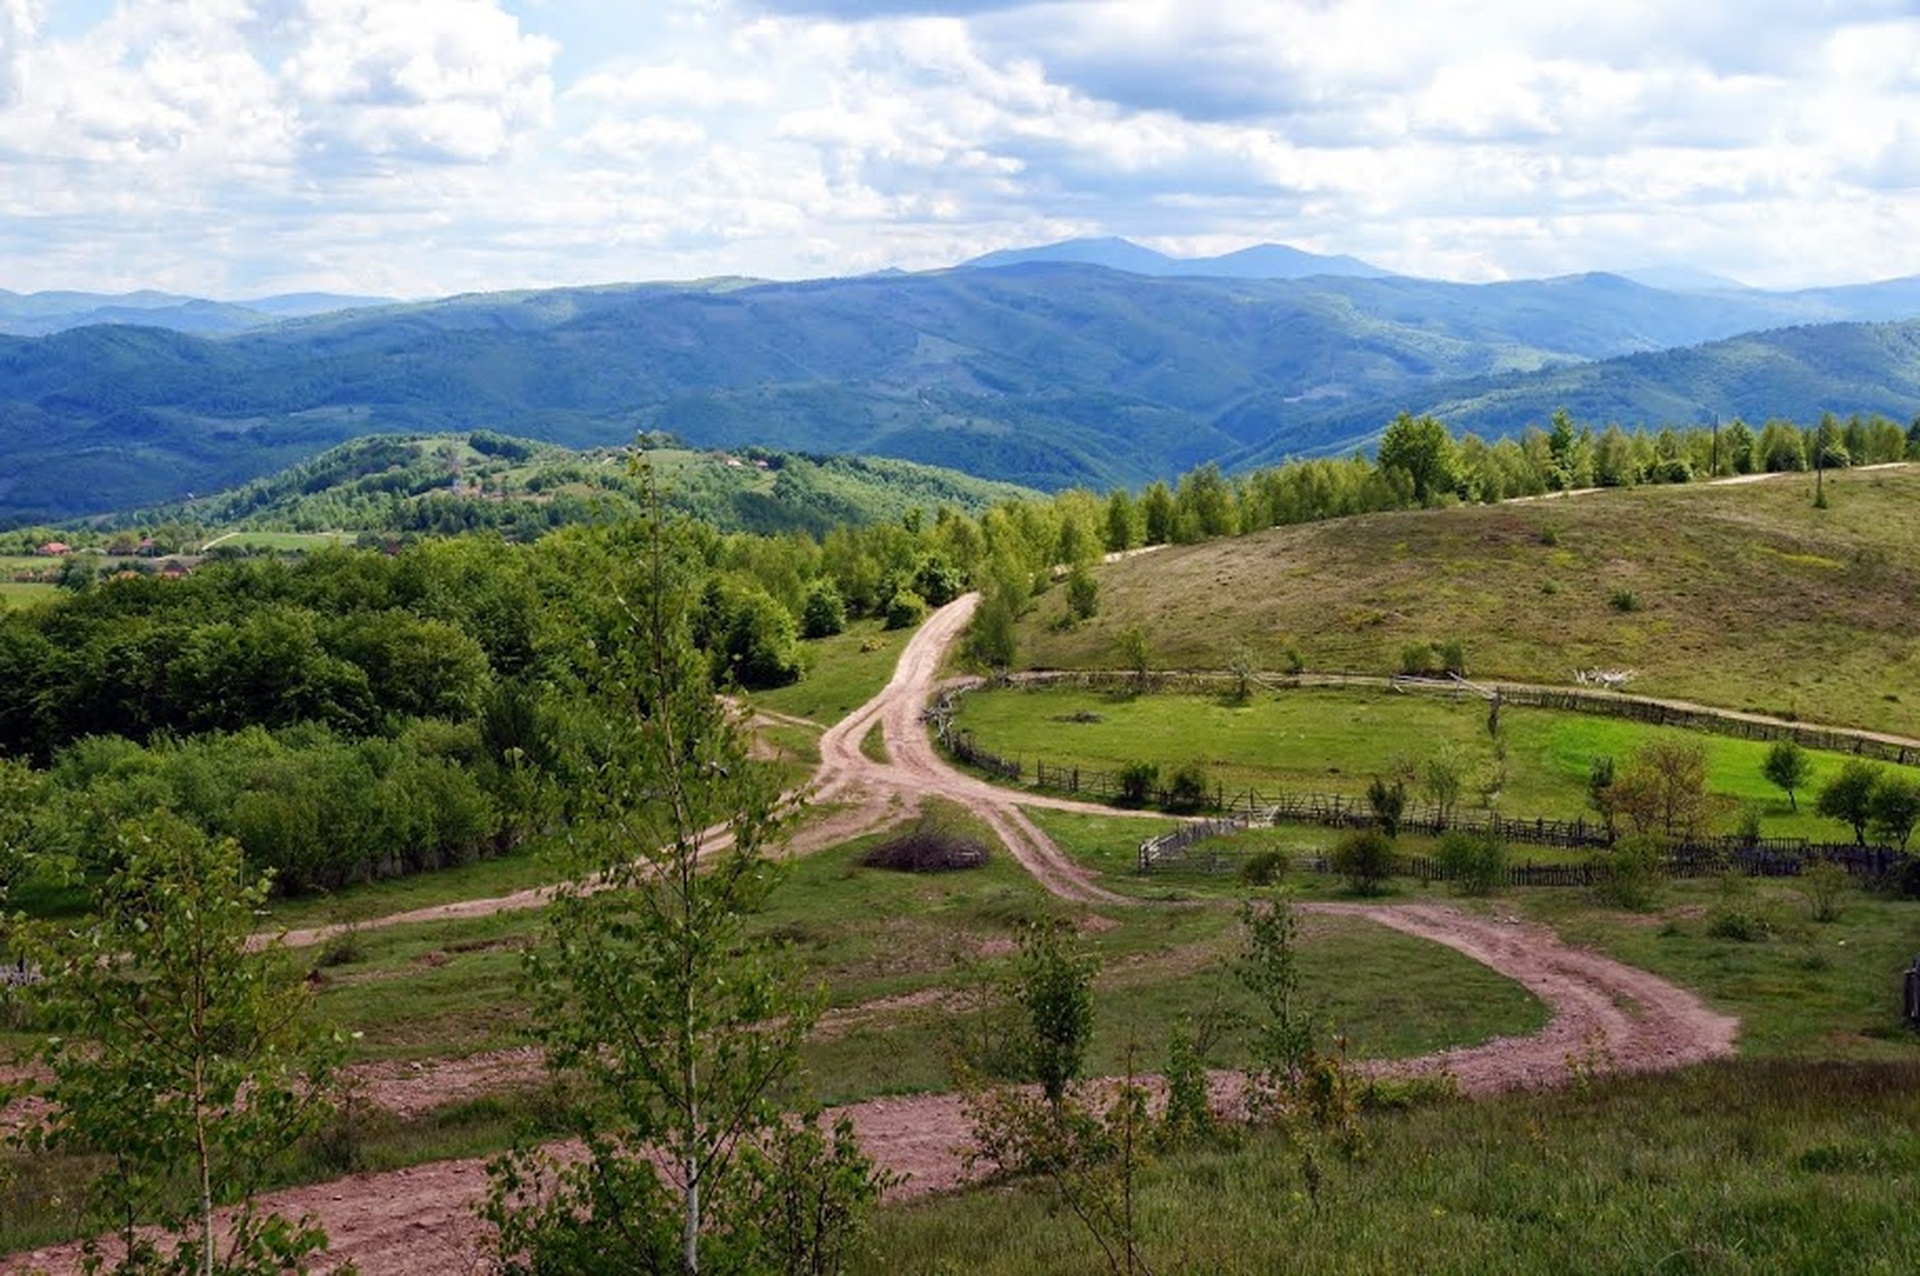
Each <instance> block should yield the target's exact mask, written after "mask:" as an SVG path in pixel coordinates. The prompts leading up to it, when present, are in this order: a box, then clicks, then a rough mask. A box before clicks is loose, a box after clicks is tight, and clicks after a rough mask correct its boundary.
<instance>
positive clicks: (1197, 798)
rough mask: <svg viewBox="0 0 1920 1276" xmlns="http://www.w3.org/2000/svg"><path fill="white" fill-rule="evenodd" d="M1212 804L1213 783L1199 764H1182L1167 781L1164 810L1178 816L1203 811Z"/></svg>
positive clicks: (1202, 765) (1204, 768) (1203, 767)
mask: <svg viewBox="0 0 1920 1276" xmlns="http://www.w3.org/2000/svg"><path fill="white" fill-rule="evenodd" d="M1212 804H1213V783H1212V780H1211V779H1210V778H1209V777H1208V775H1207V768H1206V766H1205V765H1204V764H1202V763H1199V762H1183V763H1181V764H1180V767H1179V769H1178V770H1176V771H1175V772H1174V773H1173V775H1172V776H1170V777H1169V778H1168V780H1167V800H1166V808H1167V810H1169V811H1173V812H1175V813H1178V814H1185V813H1187V812H1191V811H1199V810H1204V809H1205V808H1206V807H1208V806H1211V805H1212Z"/></svg>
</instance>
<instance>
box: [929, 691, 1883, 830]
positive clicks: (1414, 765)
mask: <svg viewBox="0 0 1920 1276" xmlns="http://www.w3.org/2000/svg"><path fill="white" fill-rule="evenodd" d="M1383 684H1384V680H1368V681H1365V682H1355V683H1352V684H1350V685H1347V686H1339V685H1294V684H1292V683H1287V684H1284V685H1281V686H1280V687H1279V688H1278V689H1268V688H1264V687H1263V688H1258V689H1256V690H1255V691H1254V693H1253V694H1252V696H1251V697H1250V698H1249V700H1248V701H1246V702H1245V703H1240V702H1238V701H1237V700H1236V699H1234V698H1233V697H1231V696H1228V695H1225V694H1221V693H1222V692H1224V691H1225V690H1227V689H1228V683H1227V680H1225V679H1223V678H1222V676H1220V675H1196V674H1182V675H1173V676H1170V677H1167V678H1157V679H1156V682H1155V686H1156V687H1157V688H1164V690H1158V691H1156V692H1154V693H1151V694H1135V693H1134V692H1133V691H1132V687H1133V685H1134V681H1133V679H1132V678H1131V677H1129V676H1127V675H1123V674H1122V675H1115V674H1072V675H1066V676H1064V677H1061V678H1046V679H1025V680H1015V681H1014V682H1013V683H1011V684H1010V685H1007V686H979V685H968V686H963V687H960V688H957V689H955V690H952V691H949V692H948V694H947V695H946V696H945V697H944V698H943V699H942V700H941V702H940V703H939V704H937V705H936V706H935V708H934V709H933V710H932V711H931V712H930V715H929V716H930V718H931V720H932V721H933V722H934V724H935V726H936V728H938V729H939V731H940V733H941V737H942V739H943V740H944V741H945V742H946V744H947V747H948V748H949V750H950V751H951V753H952V754H953V756H954V757H956V758H957V759H959V760H960V761H962V762H964V763H966V764H968V765H971V766H974V767H976V768H977V769H979V770H980V771H982V772H983V773H986V774H989V775H991V776H993V777H994V778H995V779H997V780H999V781H1001V782H1003V783H1010V784H1020V785H1025V786H1028V787H1031V788H1034V789H1038V790H1041V791H1044V792H1050V793H1058V794H1061V795H1063V796H1068V797H1074V798H1079V799H1082V800H1087V801H1096V802H1105V803H1109V804H1116V805H1118V804H1127V803H1132V804H1139V805H1148V806H1164V805H1165V802H1166V799H1167V798H1168V796H1169V794H1168V792H1167V788H1168V784H1169V781H1170V780H1171V778H1172V776H1173V773H1174V772H1175V770H1176V769H1178V768H1179V767H1180V766H1182V765H1183V764H1187V763H1190V762H1197V763H1198V764H1199V765H1200V767H1201V768H1202V770H1203V771H1204V773H1205V776H1206V788H1207V797H1208V800H1207V801H1206V802H1205V803H1202V804H1200V806H1199V807H1198V808H1193V807H1190V808H1189V809H1192V810H1195V813H1204V814H1227V815H1232V814H1241V815H1259V814H1263V813H1270V812H1273V811H1275V810H1279V811H1281V812H1282V814H1283V816H1284V817H1285V818H1288V819H1292V820H1297V821H1301V822H1308V823H1321V824H1327V825H1350V824H1352V823H1353V821H1354V819H1355V818H1356V817H1355V810H1356V808H1358V809H1359V810H1360V811H1361V813H1362V815H1364V802H1363V801H1362V800H1361V799H1362V794H1363V793H1364V791H1365V789H1366V786H1367V784H1368V782H1369V781H1370V779H1371V778H1372V777H1373V776H1376V775H1379V776H1392V775H1394V774H1401V775H1403V776H1404V777H1405V779H1406V784H1407V791H1408V797H1409V803H1408V808H1407V813H1406V818H1405V823H1406V826H1407V827H1408V828H1409V829H1410V830H1412V831H1416V832H1426V833H1439V832H1443V831H1445V830H1446V829H1449V828H1465V829H1468V830H1469V831H1487V832H1496V833H1498V834H1499V835H1500V836H1502V837H1506V838H1509V839H1511V840H1516V841H1520V840H1524V841H1526V842H1528V843H1529V844H1532V845H1538V846H1551V847H1559V848H1562V849H1568V850H1579V849H1585V848H1590V847H1593V846H1597V845H1603V844H1605V841H1606V840H1607V839H1606V835H1605V831H1604V828H1603V827H1602V826H1601V824H1600V822H1599V821H1598V819H1597V817H1596V816H1595V815H1594V814H1593V813H1592V812H1591V810H1590V808H1589V807H1588V802H1587V792H1586V785H1587V780H1588V775H1589V772H1590V769H1591V767H1592V764H1593V761H1594V759H1596V758H1601V757H1611V758H1613V759H1614V760H1615V763H1616V765H1618V766H1621V767H1624V766H1626V765H1627V763H1628V762H1629V761H1630V759H1631V757H1632V755H1633V753H1634V751H1635V750H1636V749H1638V748H1640V747H1641V746H1643V745H1644V744H1647V743H1649V742H1651V741H1654V740H1661V739H1666V740H1683V741H1687V742H1692V743H1698V744H1699V745H1701V746H1702V747H1704V749H1705V750H1706V754H1707V785H1708V789H1709V791H1710V792H1711V793H1712V794H1714V795H1715V796H1716V797H1717V798H1718V799H1719V800H1720V801H1721V804H1722V805H1723V807H1724V808H1725V815H1724V823H1725V826H1726V827H1728V828H1731V827H1732V826H1733V825H1734V823H1735V818H1736V816H1737V815H1738V814H1739V813H1740V812H1742V811H1747V812H1751V813H1752V814H1753V815H1755V816H1757V817H1758V818H1759V819H1760V821H1761V824H1762V828H1761V830H1760V831H1761V836H1762V840H1763V841H1767V840H1772V839H1789V841H1788V842H1783V843H1782V845H1783V846H1784V845H1789V844H1791V845H1799V844H1805V843H1822V842H1829V841H1835V840H1839V839H1841V838H1850V834H1848V833H1847V832H1846V831H1845V830H1844V827H1843V826H1842V825H1840V824H1838V823H1837V822H1835V821H1833V820H1828V819H1823V818H1821V817H1819V816H1818V815H1817V814H1816V813H1815V811H1814V803H1813V798H1814V796H1815V795H1816V794H1817V792H1818V790H1819V788H1820V786H1821V785H1822V784H1824V783H1825V782H1826V781H1827V780H1828V779H1829V778H1830V777H1831V776H1833V775H1835V774H1837V773H1838V771H1839V770H1840V768H1841V767H1842V766H1843V765H1844V763H1845V762H1846V760H1847V757H1848V756H1850V755H1858V754H1864V755H1866V756H1869V757H1872V756H1876V754H1878V755H1880V756H1886V757H1888V758H1889V760H1887V761H1884V762H1882V763H1881V765H1887V766H1897V765H1899V762H1898V758H1899V757H1900V756H1902V749H1903V746H1901V745H1899V744H1897V743H1891V742H1885V741H1876V740H1874V739H1873V738H1872V737H1870V736H1856V735H1852V734H1849V733H1836V732H1826V731H1822V730H1821V729H1818V728H1805V729H1804V731H1805V734H1806V738H1807V739H1823V738H1828V739H1830V742H1836V743H1842V744H1845V745H1848V746H1853V745H1859V746H1860V748H1859V749H1858V750H1857V751H1856V750H1855V749H1854V748H1852V747H1848V748H1847V749H1846V750H1845V751H1844V752H1843V751H1825V750H1819V749H1810V753H1809V756H1810V758H1811V760H1812V763H1813V772H1812V775H1811V776H1810V778H1809V780H1808V782H1807V783H1806V784H1805V786H1803V787H1802V788H1801V789H1800V790H1799V791H1798V793H1797V798H1798V802H1797V807H1796V805H1795V804H1790V803H1789V801H1788V798H1787V795H1786V793H1784V792H1783V791H1782V790H1780V789H1778V788H1776V787H1774V786H1773V785H1772V784H1770V783H1769V782H1768V781H1767V780H1766V778H1765V776H1764V774H1763V772H1762V763H1763V762H1764V759H1765V757H1766V753H1767V750H1768V749H1769V748H1770V747H1771V744H1770V739H1769V737H1768V736H1767V735H1766V734H1765V729H1766V728H1768V727H1769V726H1773V725H1781V726H1789V727H1791V726H1794V725H1795V724H1766V723H1754V722H1750V721H1748V720H1747V719H1745V718H1741V717H1727V718H1725V719H1715V718H1713V717H1712V716H1711V715H1710V714H1709V713H1707V712H1705V711H1694V710H1687V711H1684V712H1681V711H1673V712H1669V713H1667V718H1668V719H1669V720H1667V721H1664V722H1663V721H1659V720H1658V719H1657V718H1656V717H1654V716H1649V717H1648V718H1647V720H1645V721H1642V720H1641V719H1640V718H1638V717H1629V716H1622V715H1616V714H1613V713H1611V712H1603V710H1610V709H1612V708H1614V707H1616V706H1615V705H1613V704H1612V701H1613V700H1614V699H1615V697H1613V696H1611V695H1609V694H1606V693H1599V694H1581V693H1577V692H1576V693H1571V694H1569V695H1566V696H1557V694H1556V693H1553V692H1552V691H1551V690H1549V691H1547V692H1546V693H1544V694H1542V695H1539V696H1537V697H1527V699H1528V701H1529V702H1528V703H1520V701H1519V700H1518V699H1508V698H1507V697H1506V693H1504V692H1503V703H1502V708H1501V713H1500V720H1499V725H1500V731H1501V740H1502V745H1501V749H1502V750H1504V756H1496V752H1497V751H1496V748H1495V745H1494V744H1493V742H1492V740H1491V738H1490V737H1489V735H1488V732H1487V722H1488V717H1489V706H1488V704H1487V702H1485V701H1484V700H1481V699H1480V698H1479V697H1478V696H1476V695H1473V694H1471V693H1467V692H1453V693H1449V694H1430V693H1419V692H1410V693H1405V694H1403V693H1401V692H1399V691H1396V690H1393V689H1391V688H1389V687H1388V686H1385V685H1383ZM1208 686H1211V687H1212V688H1213V694H1206V693H1205V692H1204V691H1202V690H1200V689H1202V688H1205V687H1208ZM1535 701H1537V703H1536V702H1535ZM1596 706H1597V708H1596V711H1594V712H1586V711H1584V710H1585V709H1587V708H1594V707H1596ZM1635 712H1636V713H1647V714H1649V715H1653V714H1655V713H1656V710H1653V709H1637V710H1636V711H1635ZM1682 721H1685V722H1687V723H1689V724H1700V725H1695V726H1683V725H1680V723H1681V722H1682ZM1705 725H1714V726H1721V725H1724V726H1725V727H1727V731H1726V732H1720V731H1718V730H1715V731H1712V732H1709V731H1706V730H1704V729H1701V727H1702V726H1705ZM1772 738H1779V737H1778V736H1777V735H1776V736H1774V737H1772ZM1796 738H1798V737H1796ZM1803 743H1805V741H1804V740H1803ZM1904 750H1905V756H1907V757H1908V759H1909V762H1908V766H1909V768H1910V770H1911V771H1912V773H1913V775H1914V776H1915V778H1917V779H1920V768H1916V767H1913V766H1912V763H1913V761H1914V759H1913V750H1912V742H1907V743H1906V745H1905V746H1904ZM1438 756H1447V757H1451V758H1452V759H1453V760H1454V762H1455V764H1456V769H1457V770H1458V771H1459V772H1460V774H1461V778H1462V787H1463V791H1462V792H1461V793H1460V794H1459V796H1458V800H1457V801H1455V802H1454V803H1453V804H1452V805H1451V808H1450V809H1449V810H1446V811H1442V810H1439V809H1438V808H1437V807H1435V806H1434V805H1433V804H1432V803H1430V802H1426V801H1424V800H1423V799H1424V798H1425V797H1426V796H1427V795H1426V794H1425V793H1424V792H1423V783H1424V778H1423V773H1424V770H1425V768H1426V766H1427V765H1428V763H1429V761H1430V760H1431V759H1433V758H1435V757H1438ZM1141 762H1145V763H1150V764H1153V765H1155V766H1156V767H1157V775H1156V777H1155V779H1154V782H1153V784H1152V786H1151V788H1150V789H1149V790H1148V791H1147V792H1146V793H1145V794H1144V795H1143V794H1142V793H1141V792H1140V791H1139V789H1138V783H1137V777H1136V785H1135V787H1134V789H1133V791H1132V792H1129V789H1128V786H1127V785H1126V783H1125V782H1124V780H1125V776H1124V775H1123V772H1124V770H1125V769H1126V768H1127V767H1128V766H1129V764H1135V763H1141ZM1489 793H1491V796H1492V798H1493V801H1492V802H1491V803H1489V801H1488V800H1487V799H1488V796H1489ZM1489 806H1491V807H1492V808H1493V809H1494V810H1496V811H1498V812H1500V814H1498V815H1494V814H1491V813H1489V811H1488V810H1487V809H1486V808H1488V807H1489ZM1516 813H1523V814H1524V816H1525V818H1521V815H1520V814H1516Z"/></svg>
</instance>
